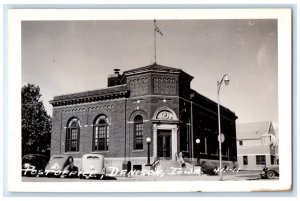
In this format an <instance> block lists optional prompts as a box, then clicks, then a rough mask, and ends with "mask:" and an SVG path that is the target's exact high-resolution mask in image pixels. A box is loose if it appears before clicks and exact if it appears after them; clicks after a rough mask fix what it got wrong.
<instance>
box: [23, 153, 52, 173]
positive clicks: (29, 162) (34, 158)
mask: <svg viewBox="0 0 300 201" xmlns="http://www.w3.org/2000/svg"><path fill="white" fill-rule="evenodd" d="M47 161H48V160H47V157H46V156H44V155H41V154H27V155H25V156H23V158H22V176H36V175H37V174H38V173H39V172H44V170H45V167H46V165H47Z"/></svg>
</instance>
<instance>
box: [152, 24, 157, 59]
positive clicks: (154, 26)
mask: <svg viewBox="0 0 300 201" xmlns="http://www.w3.org/2000/svg"><path fill="white" fill-rule="evenodd" d="M155 28H156V20H154V29H153V31H154V63H156V30H155Z"/></svg>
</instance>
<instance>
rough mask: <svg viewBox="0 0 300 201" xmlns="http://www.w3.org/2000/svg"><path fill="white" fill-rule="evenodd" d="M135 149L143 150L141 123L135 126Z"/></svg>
mask: <svg viewBox="0 0 300 201" xmlns="http://www.w3.org/2000/svg"><path fill="white" fill-rule="evenodd" d="M135 149H143V123H136V124H135Z"/></svg>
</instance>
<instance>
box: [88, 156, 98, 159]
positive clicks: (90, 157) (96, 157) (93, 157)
mask: <svg viewBox="0 0 300 201" xmlns="http://www.w3.org/2000/svg"><path fill="white" fill-rule="evenodd" d="M87 159H99V157H98V156H88V157H87Z"/></svg>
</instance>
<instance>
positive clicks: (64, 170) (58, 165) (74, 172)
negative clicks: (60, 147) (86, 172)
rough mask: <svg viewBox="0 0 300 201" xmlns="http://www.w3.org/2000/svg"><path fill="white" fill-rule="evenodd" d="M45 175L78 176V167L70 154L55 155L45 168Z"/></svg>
mask: <svg viewBox="0 0 300 201" xmlns="http://www.w3.org/2000/svg"><path fill="white" fill-rule="evenodd" d="M45 175H46V176H48V177H50V176H55V177H78V167H76V166H75V165H74V159H73V157H72V156H69V155H63V154H61V155H53V156H51V158H50V161H49V163H48V165H47V166H46V169H45Z"/></svg>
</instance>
